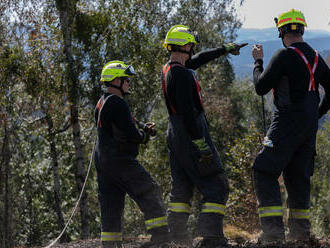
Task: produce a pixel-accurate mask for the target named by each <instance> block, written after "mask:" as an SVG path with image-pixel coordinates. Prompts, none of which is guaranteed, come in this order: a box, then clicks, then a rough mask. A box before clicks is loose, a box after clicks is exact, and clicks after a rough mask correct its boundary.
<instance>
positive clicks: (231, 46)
mask: <svg viewBox="0 0 330 248" xmlns="http://www.w3.org/2000/svg"><path fill="white" fill-rule="evenodd" d="M247 44H248V43H242V44H236V43H226V44H223V47H224V48H225V50H226V52H227V53H231V54H233V55H239V50H240V49H241V48H242V47H245V46H246V45H247Z"/></svg>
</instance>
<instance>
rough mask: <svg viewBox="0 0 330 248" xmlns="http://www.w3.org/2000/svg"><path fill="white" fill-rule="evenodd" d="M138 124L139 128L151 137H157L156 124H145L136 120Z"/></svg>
mask: <svg viewBox="0 0 330 248" xmlns="http://www.w3.org/2000/svg"><path fill="white" fill-rule="evenodd" d="M136 123H137V125H138V127H139V128H141V129H142V130H143V131H144V132H146V133H148V134H149V135H150V136H156V133H157V132H156V130H155V129H154V127H155V126H156V124H155V123H154V122H147V123H144V122H142V121H138V120H136Z"/></svg>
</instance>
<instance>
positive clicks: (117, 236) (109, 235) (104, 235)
mask: <svg viewBox="0 0 330 248" xmlns="http://www.w3.org/2000/svg"><path fill="white" fill-rule="evenodd" d="M101 241H122V234H121V232H101Z"/></svg>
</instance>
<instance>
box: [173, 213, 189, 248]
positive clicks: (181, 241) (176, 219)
mask: <svg viewBox="0 0 330 248" xmlns="http://www.w3.org/2000/svg"><path fill="white" fill-rule="evenodd" d="M188 218H189V214H188V213H176V212H172V211H169V214H168V218H167V222H168V226H169V229H170V237H171V240H172V241H173V242H174V243H175V244H176V245H186V246H188V247H191V245H192V239H191V237H190V235H189V234H188V231H187V221H188Z"/></svg>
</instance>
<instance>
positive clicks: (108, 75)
mask: <svg viewBox="0 0 330 248" xmlns="http://www.w3.org/2000/svg"><path fill="white" fill-rule="evenodd" d="M134 75H135V72H134V69H133V67H132V66H129V65H126V64H125V63H124V62H122V61H111V62H109V63H107V64H106V65H105V66H104V68H103V70H102V74H101V81H102V82H103V83H104V85H105V86H106V87H107V91H106V93H105V94H104V95H103V96H102V97H101V98H100V100H99V102H98V104H97V106H96V109H95V120H96V123H97V133H98V139H97V144H96V150H95V157H94V159H95V166H96V170H97V178H98V186H99V201H100V207H101V222H102V226H101V241H102V246H103V247H104V248H117V247H121V242H122V217H123V210H124V205H125V202H124V201H125V195H126V194H128V195H129V196H130V197H131V198H133V199H134V201H136V202H137V204H138V206H139V207H140V209H141V211H142V212H143V213H144V217H145V225H146V228H147V230H148V232H149V233H150V234H151V235H152V237H151V241H150V242H148V243H146V244H144V245H143V247H150V246H152V247H159V246H160V245H161V244H163V243H166V242H167V241H168V240H169V236H168V228H167V220H166V214H165V209H164V205H163V201H162V199H161V191H160V188H159V186H158V185H157V183H156V182H155V181H154V179H153V178H152V177H151V176H150V174H149V173H148V172H147V171H146V170H145V169H144V168H143V167H142V166H141V165H140V163H139V162H138V161H137V160H136V156H137V155H138V151H139V144H141V143H146V142H148V139H149V135H153V132H154V131H153V127H154V125H152V124H151V125H150V124H148V125H146V127H145V128H144V130H139V129H137V128H136V125H135V120H134V118H133V117H132V114H131V111H130V109H129V106H128V104H127V102H126V101H125V99H124V96H125V95H127V94H129V87H130V78H131V77H132V76H134ZM144 125H145V124H144Z"/></svg>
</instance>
